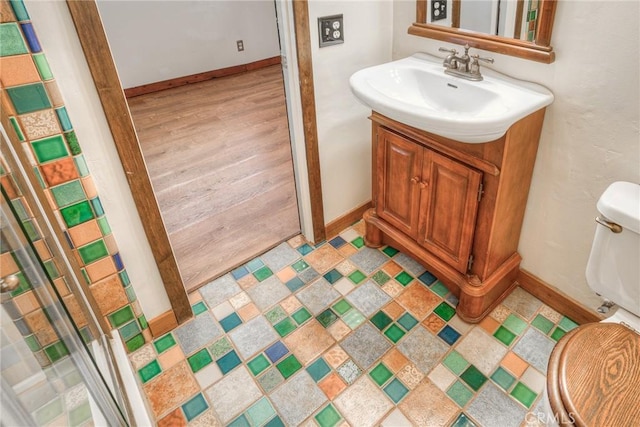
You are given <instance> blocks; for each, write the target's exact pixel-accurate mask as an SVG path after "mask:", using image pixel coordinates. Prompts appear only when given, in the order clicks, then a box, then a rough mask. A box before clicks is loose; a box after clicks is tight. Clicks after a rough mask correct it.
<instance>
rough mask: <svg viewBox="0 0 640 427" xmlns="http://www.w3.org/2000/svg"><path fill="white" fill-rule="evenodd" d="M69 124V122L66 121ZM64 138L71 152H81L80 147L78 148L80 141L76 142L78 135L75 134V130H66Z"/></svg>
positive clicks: (76, 153) (75, 153)
mask: <svg viewBox="0 0 640 427" xmlns="http://www.w3.org/2000/svg"><path fill="white" fill-rule="evenodd" d="M68 125H69V126H71V122H69V123H68ZM64 139H66V140H67V145H69V150H71V154H73V155H74V156H77V155H78V154H80V153H82V149H81V148H80V143H79V142H78V137H77V136H76V133H75V131H71V132H66V133H65V134H64Z"/></svg>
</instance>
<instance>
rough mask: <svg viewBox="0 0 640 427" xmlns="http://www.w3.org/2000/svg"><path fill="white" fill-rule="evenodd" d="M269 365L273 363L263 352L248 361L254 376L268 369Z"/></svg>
mask: <svg viewBox="0 0 640 427" xmlns="http://www.w3.org/2000/svg"><path fill="white" fill-rule="evenodd" d="M269 365H271V363H269V360H268V359H267V358H266V357H264V355H263V354H260V355H258V357H255V358H254V359H253V360H251V361H250V362H249V363H247V366H248V367H249V370H250V371H251V373H252V374H253V375H254V376H257V375H258V374H259V373H260V372H262V371H264V370H265V369H267V368H268V367H269Z"/></svg>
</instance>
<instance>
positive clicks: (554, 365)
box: [547, 323, 640, 427]
mask: <svg viewBox="0 0 640 427" xmlns="http://www.w3.org/2000/svg"><path fill="white" fill-rule="evenodd" d="M547 393H548V395H549V403H550V405H551V409H552V410H553V413H554V414H555V416H556V419H557V421H558V423H559V424H560V425H577V426H590V427H600V426H633V425H638V424H637V423H638V420H640V335H639V334H638V333H636V332H634V331H633V330H631V329H629V328H627V327H625V326H623V325H620V324H617V323H591V324H587V325H583V326H580V327H578V328H576V329H574V330H573V331H571V332H570V333H569V334H567V335H565V336H564V337H562V339H561V340H560V341H559V342H558V344H557V345H556V347H555V348H554V349H553V351H552V353H551V357H550V359H549V367H548V370H547Z"/></svg>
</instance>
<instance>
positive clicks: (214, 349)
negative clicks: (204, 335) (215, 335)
mask: <svg viewBox="0 0 640 427" xmlns="http://www.w3.org/2000/svg"><path fill="white" fill-rule="evenodd" d="M232 348H233V347H231V343H230V342H229V340H228V339H226V338H222V339H219V340H218V341H216V342H214V343H213V344H212V345H211V346H209V351H210V352H211V355H212V356H213V358H214V359H216V360H217V359H219V358H220V357H222V356H223V355H225V354H227V353H228V352H230V351H231V349H232Z"/></svg>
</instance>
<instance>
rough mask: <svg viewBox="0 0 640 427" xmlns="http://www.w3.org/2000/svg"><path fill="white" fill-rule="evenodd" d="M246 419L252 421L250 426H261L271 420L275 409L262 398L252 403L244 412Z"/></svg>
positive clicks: (267, 400)
mask: <svg viewBox="0 0 640 427" xmlns="http://www.w3.org/2000/svg"><path fill="white" fill-rule="evenodd" d="M246 415H247V417H248V418H249V420H250V421H252V423H251V425H254V426H261V425H264V423H265V422H267V421H268V420H270V419H271V418H273V416H274V415H276V411H275V409H273V406H271V403H269V399H267V398H266V397H263V398H262V399H260V400H258V401H257V402H256V403H254V404H253V405H252V406H251V407H250V408H249V409H248V410H247V412H246Z"/></svg>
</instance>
